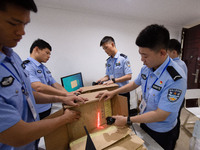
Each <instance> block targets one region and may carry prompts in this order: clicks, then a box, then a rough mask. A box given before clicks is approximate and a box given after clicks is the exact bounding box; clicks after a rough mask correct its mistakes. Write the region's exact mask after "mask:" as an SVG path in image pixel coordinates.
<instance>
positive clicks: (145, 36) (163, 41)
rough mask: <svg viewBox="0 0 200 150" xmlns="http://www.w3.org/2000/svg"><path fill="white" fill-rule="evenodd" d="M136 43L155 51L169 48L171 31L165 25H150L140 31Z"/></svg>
mask: <svg viewBox="0 0 200 150" xmlns="http://www.w3.org/2000/svg"><path fill="white" fill-rule="evenodd" d="M135 43H136V45H137V46H139V47H146V48H150V49H152V50H154V51H159V50H160V49H166V50H167V47H168V43H169V31H168V30H167V29H166V28H165V27H164V26H163V25H158V24H152V25H149V26H147V27H146V28H144V29H143V30H142V31H141V32H140V34H139V35H138V37H137V39H136V41H135Z"/></svg>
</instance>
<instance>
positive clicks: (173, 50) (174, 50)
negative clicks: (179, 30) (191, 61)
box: [167, 39, 188, 76]
mask: <svg viewBox="0 0 200 150" xmlns="http://www.w3.org/2000/svg"><path fill="white" fill-rule="evenodd" d="M167 53H168V55H169V57H171V58H172V59H173V61H175V62H176V63H177V64H178V65H179V66H180V67H181V68H182V69H183V70H184V72H185V74H186V76H187V72H188V69H187V66H186V64H185V62H184V61H182V60H181V59H180V55H181V43H180V42H179V41H178V40H176V39H170V41H169V46H168V49H167Z"/></svg>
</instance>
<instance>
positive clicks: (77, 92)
mask: <svg viewBox="0 0 200 150" xmlns="http://www.w3.org/2000/svg"><path fill="white" fill-rule="evenodd" d="M82 91H83V89H81V88H80V89H78V90H76V91H75V92H73V94H74V95H76V96H78V95H80V94H81V92H82Z"/></svg>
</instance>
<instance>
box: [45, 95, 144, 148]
mask: <svg viewBox="0 0 200 150" xmlns="http://www.w3.org/2000/svg"><path fill="white" fill-rule="evenodd" d="M98 93H99V92H92V93H86V94H82V95H81V96H82V97H87V98H88V99H89V101H88V102H86V104H83V105H81V106H80V107H68V106H64V108H63V109H61V110H59V111H58V112H56V113H54V114H52V115H50V116H49V117H47V118H54V117H57V116H60V115H62V114H63V113H64V109H72V110H77V111H80V112H81V118H80V119H79V120H78V121H76V122H73V123H70V124H66V125H64V126H62V127H60V128H59V129H57V130H55V131H54V132H52V133H50V134H48V135H47V136H45V137H44V139H45V145H46V149H47V150H55V149H56V150H67V149H69V144H70V143H71V142H73V141H76V140H78V139H80V138H83V137H84V136H85V135H86V133H85V130H84V126H86V127H87V130H88V131H89V133H95V132H99V131H101V130H103V129H106V128H107V125H106V117H107V116H112V115H124V116H127V115H128V105H127V98H126V97H124V96H119V95H116V96H114V97H113V98H112V99H111V100H108V101H99V99H98V98H95V96H96V95H97V94H98ZM141 144H142V143H141ZM81 149H83V150H84V149H85V147H82V148H81Z"/></svg>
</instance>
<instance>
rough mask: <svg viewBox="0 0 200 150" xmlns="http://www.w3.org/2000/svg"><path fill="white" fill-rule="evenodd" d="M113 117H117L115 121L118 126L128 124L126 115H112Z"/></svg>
mask: <svg viewBox="0 0 200 150" xmlns="http://www.w3.org/2000/svg"><path fill="white" fill-rule="evenodd" d="M112 117H113V118H115V123H114V125H116V126H125V125H126V124H127V117H124V116H119V115H117V116H112Z"/></svg>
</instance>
